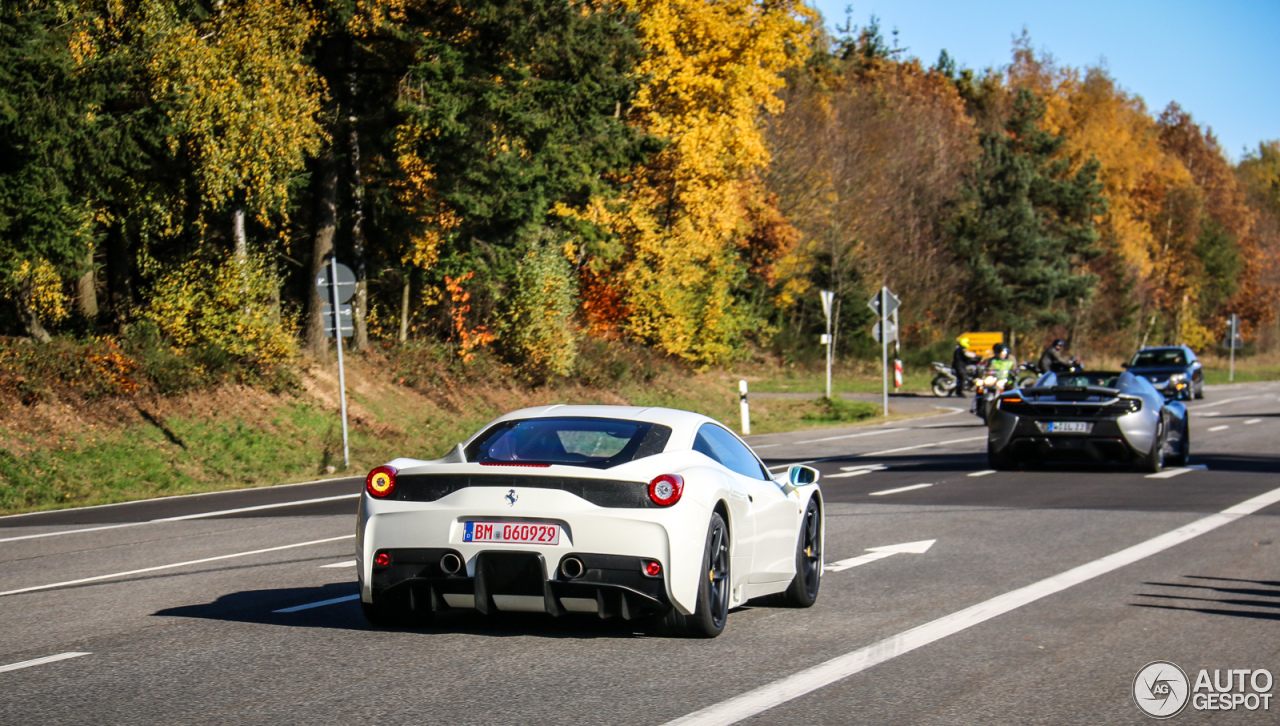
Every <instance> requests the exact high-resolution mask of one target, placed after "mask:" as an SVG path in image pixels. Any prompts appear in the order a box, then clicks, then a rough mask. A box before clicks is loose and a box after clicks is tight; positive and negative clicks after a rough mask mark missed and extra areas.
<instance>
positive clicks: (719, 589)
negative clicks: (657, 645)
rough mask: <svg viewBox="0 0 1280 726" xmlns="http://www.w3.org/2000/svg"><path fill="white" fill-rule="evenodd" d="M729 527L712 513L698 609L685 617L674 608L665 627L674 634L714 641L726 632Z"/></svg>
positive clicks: (703, 559) (700, 578) (665, 620)
mask: <svg viewBox="0 0 1280 726" xmlns="http://www.w3.org/2000/svg"><path fill="white" fill-rule="evenodd" d="M730 587H731V581H730V579H729V527H728V526H727V525H726V524H725V523H724V518H722V517H721V516H720V513H719V512H715V513H712V515H711V523H710V525H708V527H707V546H706V548H705V549H704V550H703V553H702V570H701V572H700V574H699V576H698V602H697V609H696V610H695V611H694V612H693V614H692V615H682V614H681V613H680V612H679V611H678V610H676V609H675V608H672V609H671V611H670V612H668V613H667V615H666V617H665V618H663V621H662V623H663V625H665V626H666V627H667V629H669V630H671V631H674V632H675V633H678V634H682V635H687V636H690V637H694V638H714V637H716V636H717V635H719V634H720V633H722V632H724V625H725V621H726V620H727V619H728V618H729V589H730Z"/></svg>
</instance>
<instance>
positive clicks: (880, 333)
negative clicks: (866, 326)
mask: <svg viewBox="0 0 1280 726" xmlns="http://www.w3.org/2000/svg"><path fill="white" fill-rule="evenodd" d="M901 304H902V301H900V300H899V299H898V297H897V296H896V295H894V294H893V293H891V292H889V288H887V287H881V288H880V292H877V293H876V294H875V297H873V298H871V300H870V302H868V303H867V307H869V308H871V311H872V312H874V313H875V314H876V326H875V329H874V330H873V331H872V335H874V336H875V338H876V340H878V341H880V373H881V376H882V378H883V381H884V415H885V416H888V415H889V339H890V338H893V339H894V340H897V339H898V326H897V316H896V313H897V312H898V306H899V305H901ZM890 318H892V320H891V319H890Z"/></svg>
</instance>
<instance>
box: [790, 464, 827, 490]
mask: <svg viewBox="0 0 1280 726" xmlns="http://www.w3.org/2000/svg"><path fill="white" fill-rule="evenodd" d="M820 476H821V474H819V473H818V470H817V469H815V468H813V467H812V466H805V465H803V464H792V465H791V468H790V469H787V482H788V483H790V484H791V486H793V487H802V486H804V485H806V484H813V483H814V482H816V481H818V477H820Z"/></svg>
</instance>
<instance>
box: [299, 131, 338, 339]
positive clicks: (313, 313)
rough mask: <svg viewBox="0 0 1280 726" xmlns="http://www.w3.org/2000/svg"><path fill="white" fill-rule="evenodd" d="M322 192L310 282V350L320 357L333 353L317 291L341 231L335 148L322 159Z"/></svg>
mask: <svg viewBox="0 0 1280 726" xmlns="http://www.w3.org/2000/svg"><path fill="white" fill-rule="evenodd" d="M318 179H319V189H317V190H316V232H315V237H314V238H313V239H312V242H311V267H310V269H311V276H310V278H309V279H308V282H307V322H306V341H307V351H308V352H310V353H311V355H313V356H315V357H316V358H324V357H325V355H326V354H327V353H328V351H329V341H328V339H326V338H325V336H324V319H323V318H322V317H321V308H322V305H323V302H324V301H323V300H321V299H320V293H319V292H318V291H317V290H316V285H315V281H316V280H317V279H318V278H320V277H322V276H323V275H324V266H325V262H326V260H327V258H328V257H329V255H332V254H333V236H334V234H335V233H336V232H337V230H338V162H337V159H336V158H335V157H334V153H333V148H332V147H331V148H329V149H327V150H326V151H325V152H324V155H323V156H321V157H320V173H319V175H318Z"/></svg>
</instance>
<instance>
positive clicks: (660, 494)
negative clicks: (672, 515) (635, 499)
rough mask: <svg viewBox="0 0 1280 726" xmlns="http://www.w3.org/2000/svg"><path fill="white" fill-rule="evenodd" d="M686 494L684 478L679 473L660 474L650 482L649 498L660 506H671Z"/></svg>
mask: <svg viewBox="0 0 1280 726" xmlns="http://www.w3.org/2000/svg"><path fill="white" fill-rule="evenodd" d="M681 494H684V478H683V477H681V476H680V475H679V474H659V475H658V476H656V477H654V479H653V481H651V482H649V498H650V499H652V500H653V503H654V504H656V505H658V506H659V507H669V506H671V505H672V504H675V503H676V502H678V501H680V495H681Z"/></svg>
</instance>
